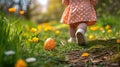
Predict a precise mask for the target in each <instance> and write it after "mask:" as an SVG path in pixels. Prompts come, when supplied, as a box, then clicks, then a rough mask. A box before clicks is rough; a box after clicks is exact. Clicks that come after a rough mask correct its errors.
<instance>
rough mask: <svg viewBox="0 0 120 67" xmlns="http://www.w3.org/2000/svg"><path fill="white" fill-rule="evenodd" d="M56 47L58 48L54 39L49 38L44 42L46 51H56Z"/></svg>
mask: <svg viewBox="0 0 120 67" xmlns="http://www.w3.org/2000/svg"><path fill="white" fill-rule="evenodd" d="M55 47H56V42H55V41H54V39H52V38H48V39H47V40H46V41H45V42H44V49H46V50H53V49H55Z"/></svg>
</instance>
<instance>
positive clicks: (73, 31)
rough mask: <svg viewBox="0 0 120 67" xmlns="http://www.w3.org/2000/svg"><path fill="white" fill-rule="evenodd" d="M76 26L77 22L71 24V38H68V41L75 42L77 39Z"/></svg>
mask: <svg viewBox="0 0 120 67" xmlns="http://www.w3.org/2000/svg"><path fill="white" fill-rule="evenodd" d="M76 28H77V27H76V26H75V24H70V25H69V34H70V39H69V40H68V42H75V41H76V37H75V33H76Z"/></svg>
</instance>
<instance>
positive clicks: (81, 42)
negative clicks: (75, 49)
mask: <svg viewBox="0 0 120 67" xmlns="http://www.w3.org/2000/svg"><path fill="white" fill-rule="evenodd" d="M76 41H77V44H78V45H85V38H84V35H83V34H82V33H81V32H77V33H76Z"/></svg>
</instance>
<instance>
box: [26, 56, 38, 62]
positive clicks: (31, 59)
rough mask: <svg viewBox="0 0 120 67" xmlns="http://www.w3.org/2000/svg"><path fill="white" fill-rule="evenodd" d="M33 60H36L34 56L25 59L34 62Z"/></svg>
mask: <svg viewBox="0 0 120 67" xmlns="http://www.w3.org/2000/svg"><path fill="white" fill-rule="evenodd" d="M35 61H36V58H34V57H30V58H27V59H26V62H35Z"/></svg>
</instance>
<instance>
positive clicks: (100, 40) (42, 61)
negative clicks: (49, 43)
mask: <svg viewBox="0 0 120 67" xmlns="http://www.w3.org/2000/svg"><path fill="white" fill-rule="evenodd" d="M119 21H120V19H119V18H118V17H114V16H109V17H104V18H99V19H98V22H97V23H96V24H95V25H94V26H99V28H101V27H103V28H105V26H106V25H110V27H111V28H110V29H111V30H112V32H111V33H107V30H105V32H102V31H100V30H99V29H97V30H95V31H92V30H90V28H91V27H88V31H87V33H86V38H87V46H85V47H82V46H78V45H76V44H75V43H68V42H67V39H68V38H69V34H68V26H67V25H64V24H61V23H59V22H57V21H51V22H49V23H43V24H41V27H42V29H41V31H38V32H37V34H34V33H32V32H31V31H30V30H26V25H27V26H29V29H31V28H36V29H37V27H38V26H37V24H35V23H33V22H30V21H27V20H25V19H24V18H23V17H20V18H15V17H13V18H11V17H10V16H8V17H4V16H2V15H1V16H0V37H1V38H0V67H14V65H15V63H16V61H17V60H18V59H20V58H22V59H23V60H24V61H25V59H26V58H29V57H35V58H36V59H37V60H36V61H35V62H31V63H27V64H28V67H69V66H70V65H71V64H68V63H66V62H65V56H66V52H67V51H71V50H80V51H82V52H84V51H87V52H90V51H89V50H92V49H93V48H102V47H104V48H106V49H108V50H109V49H110V47H115V48H116V49H115V50H114V51H115V52H116V54H117V53H118V54H119V52H120V45H119V44H117V43H116V39H119V38H120V36H119V35H120V30H119V29H120V24H119ZM44 26H45V27H44ZM49 26H50V27H52V28H54V29H50V30H48V31H45V30H44V29H45V28H47V27H49ZM56 30H59V31H60V33H59V34H56V33H55V31H56ZM116 33H118V34H116ZM89 35H93V36H95V37H94V38H92V39H89ZM33 37H38V38H39V41H38V42H36V43H34V42H29V39H31V38H33ZM47 38H53V39H54V40H55V41H56V45H57V46H56V48H55V49H54V50H45V49H44V47H43V45H44V42H45V40H46V39H47ZM86 49H88V50H86ZM9 50H13V51H15V54H14V55H9V56H7V55H5V54H4V52H5V51H9Z"/></svg>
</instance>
